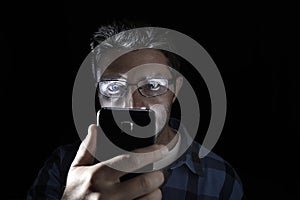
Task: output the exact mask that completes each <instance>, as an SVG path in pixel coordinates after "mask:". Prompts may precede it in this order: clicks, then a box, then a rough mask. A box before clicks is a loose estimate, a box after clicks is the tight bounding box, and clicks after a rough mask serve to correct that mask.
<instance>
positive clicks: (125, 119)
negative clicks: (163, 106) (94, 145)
mask: <svg viewBox="0 0 300 200" xmlns="http://www.w3.org/2000/svg"><path fill="white" fill-rule="evenodd" d="M97 118H98V120H97V124H98V126H100V127H101V129H102V131H103V132H104V134H105V135H106V137H107V138H108V139H109V140H110V141H111V142H112V143H114V144H115V145H116V146H118V147H119V148H121V149H123V150H126V151H132V150H134V149H138V148H143V147H147V146H150V145H153V144H154V143H155V142H156V134H155V114H154V111H153V110H150V109H143V108H118V107H104V108H101V110H99V112H98V114H97Z"/></svg>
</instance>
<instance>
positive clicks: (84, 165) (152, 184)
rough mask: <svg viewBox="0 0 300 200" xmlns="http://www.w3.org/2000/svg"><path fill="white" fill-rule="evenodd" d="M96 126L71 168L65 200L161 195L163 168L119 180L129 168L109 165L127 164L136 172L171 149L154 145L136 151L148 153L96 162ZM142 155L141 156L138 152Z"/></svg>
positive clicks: (158, 196)
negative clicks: (121, 169)
mask: <svg viewBox="0 0 300 200" xmlns="http://www.w3.org/2000/svg"><path fill="white" fill-rule="evenodd" d="M96 141H97V126H96V125H90V126H89V129H88V135H87V136H86V138H85V139H84V140H83V141H82V143H81V145H80V147H79V150H78V151H77V154H76V156H75V158H74V160H73V162H72V164H71V167H70V169H69V173H68V177H67V183H66V188H65V191H64V194H63V197H62V199H63V200H69V199H72V200H76V199H86V200H94V199H110V200H112V199H126V200H128V199H161V191H160V189H159V186H160V185H161V184H162V183H163V181H164V176H163V173H162V172H161V171H153V172H149V173H144V174H142V175H139V176H137V177H134V178H132V179H130V180H127V181H124V182H120V180H119V178H120V177H121V176H123V175H125V174H126V172H123V171H118V170H116V169H113V168H111V167H109V166H120V165H122V166H124V171H130V172H133V171H135V170H137V169H139V168H142V167H143V166H146V165H147V164H150V163H153V162H155V161H158V160H160V159H162V158H163V157H164V156H165V155H166V154H167V153H168V150H167V148H166V147H163V146H161V145H152V146H149V147H146V148H143V149H139V150H138V151H137V152H148V153H146V154H137V155H136V156H132V155H131V154H124V155H119V156H116V157H114V158H112V159H109V160H106V161H104V162H100V163H97V164H94V165H93V163H94V157H93V154H94V153H95V151H96ZM139 155H140V156H139Z"/></svg>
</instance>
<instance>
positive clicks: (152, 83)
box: [146, 80, 160, 91]
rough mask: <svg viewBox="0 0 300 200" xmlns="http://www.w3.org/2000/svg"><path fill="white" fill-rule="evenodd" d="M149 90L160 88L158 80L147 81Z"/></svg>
mask: <svg viewBox="0 0 300 200" xmlns="http://www.w3.org/2000/svg"><path fill="white" fill-rule="evenodd" d="M146 86H147V88H148V89H149V90H152V91H156V90H159V88H160V83H159V82H158V81H153V80H152V81H149V82H148V84H147V85H146Z"/></svg>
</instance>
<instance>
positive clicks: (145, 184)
mask: <svg viewBox="0 0 300 200" xmlns="http://www.w3.org/2000/svg"><path fill="white" fill-rule="evenodd" d="M139 185H140V188H141V190H142V191H143V192H148V191H149V190H150V189H151V187H152V182H151V179H150V178H148V177H147V176H140V177H139Z"/></svg>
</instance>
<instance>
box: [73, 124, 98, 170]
mask: <svg viewBox="0 0 300 200" xmlns="http://www.w3.org/2000/svg"><path fill="white" fill-rule="evenodd" d="M96 145H97V125H96V124H91V125H90V126H89V128H88V134H87V136H86V137H85V139H84V140H83V141H82V142H81V144H80V146H79V149H78V151H77V154H76V156H75V158H74V160H73V162H72V164H71V167H76V166H82V165H92V164H93V163H94V156H93V155H94V154H95V152H96Z"/></svg>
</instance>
